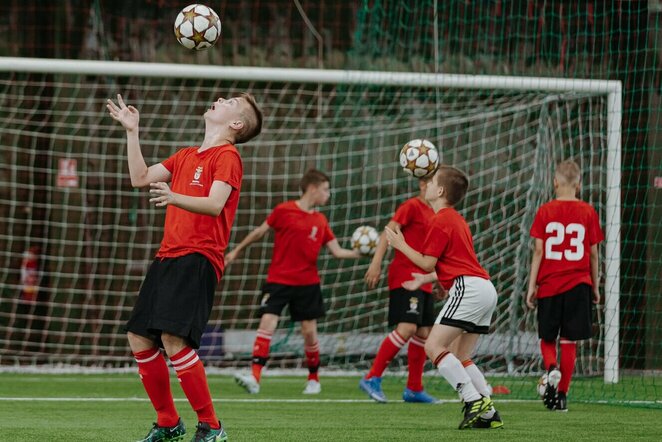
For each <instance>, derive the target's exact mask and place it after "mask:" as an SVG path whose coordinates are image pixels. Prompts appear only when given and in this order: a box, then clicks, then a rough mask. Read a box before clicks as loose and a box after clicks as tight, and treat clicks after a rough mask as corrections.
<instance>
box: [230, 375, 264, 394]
mask: <svg viewBox="0 0 662 442" xmlns="http://www.w3.org/2000/svg"><path fill="white" fill-rule="evenodd" d="M234 381H235V382H236V383H237V385H239V386H240V387H243V388H244V390H246V391H247V392H249V393H250V394H258V393H259V392H260V383H259V382H258V381H257V380H256V379H255V377H253V375H252V374H239V373H237V374H235V375H234Z"/></svg>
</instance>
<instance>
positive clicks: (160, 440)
mask: <svg viewBox="0 0 662 442" xmlns="http://www.w3.org/2000/svg"><path fill="white" fill-rule="evenodd" d="M185 435H186V426H185V425H184V422H182V419H181V418H180V419H179V420H178V421H177V425H175V426H174V427H159V426H158V424H157V423H156V422H155V423H154V426H152V429H151V430H150V431H149V433H147V436H145V438H144V439H140V440H139V441H138V442H179V441H183V440H184V436H185Z"/></svg>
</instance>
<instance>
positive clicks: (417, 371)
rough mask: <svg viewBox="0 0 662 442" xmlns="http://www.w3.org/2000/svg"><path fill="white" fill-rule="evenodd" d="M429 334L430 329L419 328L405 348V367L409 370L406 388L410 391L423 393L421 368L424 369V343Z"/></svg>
mask: <svg viewBox="0 0 662 442" xmlns="http://www.w3.org/2000/svg"><path fill="white" fill-rule="evenodd" d="M429 334H430V327H419V328H418V330H417V331H416V334H414V335H413V336H412V337H411V339H409V346H408V348H407V365H408V369H409V373H408V377H407V388H408V389H410V390H411V391H423V367H425V360H426V359H427V357H426V355H425V341H426V340H427V337H428V335H429Z"/></svg>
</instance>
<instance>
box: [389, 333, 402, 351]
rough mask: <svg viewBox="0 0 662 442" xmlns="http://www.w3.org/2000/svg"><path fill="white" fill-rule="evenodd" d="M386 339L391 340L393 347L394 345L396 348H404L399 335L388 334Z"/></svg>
mask: <svg viewBox="0 0 662 442" xmlns="http://www.w3.org/2000/svg"><path fill="white" fill-rule="evenodd" d="M388 338H389V339H390V340H391V342H392V343H393V345H395V346H396V347H398V348H402V347H404V346H405V341H403V340H402V338H401V337H400V335H398V334H397V333H396V332H391V333H389V334H388Z"/></svg>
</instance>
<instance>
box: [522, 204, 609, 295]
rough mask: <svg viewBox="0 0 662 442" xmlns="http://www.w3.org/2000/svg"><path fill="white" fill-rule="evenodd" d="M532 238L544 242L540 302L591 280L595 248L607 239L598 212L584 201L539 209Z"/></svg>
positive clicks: (551, 205) (539, 292) (550, 205)
mask: <svg viewBox="0 0 662 442" xmlns="http://www.w3.org/2000/svg"><path fill="white" fill-rule="evenodd" d="M531 236H532V237H534V238H538V239H541V240H542V241H543V257H542V261H541V262H540V270H539V271H538V279H537V280H536V283H537V284H538V293H537V297H538V298H546V297H548V296H554V295H559V294H561V293H563V292H566V291H568V290H570V289H571V288H573V287H576V286H577V285H579V284H582V283H585V284H589V285H593V282H592V280H591V246H592V245H594V244H597V243H599V242H600V241H602V240H603V239H604V235H603V234H602V229H601V228H600V220H599V218H598V214H597V213H596V212H595V209H594V208H593V206H591V205H590V204H588V203H586V202H584V201H560V200H553V201H550V202H548V203H546V204H543V205H542V206H540V208H539V209H538V212H537V213H536V217H535V219H534V220H533V225H532V226H531Z"/></svg>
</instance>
